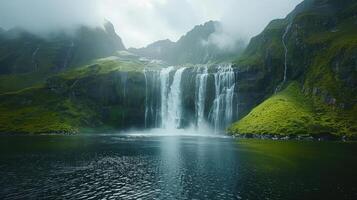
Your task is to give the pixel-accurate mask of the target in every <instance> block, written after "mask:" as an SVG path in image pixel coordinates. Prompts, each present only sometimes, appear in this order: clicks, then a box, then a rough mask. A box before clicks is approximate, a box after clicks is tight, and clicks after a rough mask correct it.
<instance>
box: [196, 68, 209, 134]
mask: <svg viewBox="0 0 357 200" xmlns="http://www.w3.org/2000/svg"><path fill="white" fill-rule="evenodd" d="M207 79H208V67H200V68H198V70H197V75H196V87H195V108H196V127H197V128H198V129H201V128H203V127H204V126H205V123H206V121H205V107H206V93H207Z"/></svg>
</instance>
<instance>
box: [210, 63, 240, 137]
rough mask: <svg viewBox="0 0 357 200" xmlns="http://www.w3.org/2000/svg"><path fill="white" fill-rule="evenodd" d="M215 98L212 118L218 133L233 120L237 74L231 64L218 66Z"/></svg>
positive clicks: (215, 79)
mask: <svg viewBox="0 0 357 200" xmlns="http://www.w3.org/2000/svg"><path fill="white" fill-rule="evenodd" d="M214 82H215V92H216V93H215V100H214V102H213V107H212V109H211V112H210V116H209V118H210V120H211V122H212V124H213V126H214V129H215V132H216V133H217V132H218V131H219V130H220V129H223V128H226V127H227V126H228V125H229V124H230V123H232V120H233V109H234V108H233V101H234V96H235V93H234V89H235V74H234V70H233V68H232V66H231V65H229V66H220V67H218V70H217V72H216V73H215V74H214Z"/></svg>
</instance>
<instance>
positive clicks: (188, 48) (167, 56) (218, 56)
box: [129, 21, 244, 64]
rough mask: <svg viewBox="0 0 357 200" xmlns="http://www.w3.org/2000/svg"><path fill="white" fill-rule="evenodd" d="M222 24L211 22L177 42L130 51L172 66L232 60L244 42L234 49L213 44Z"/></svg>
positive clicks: (237, 44) (193, 30)
mask: <svg viewBox="0 0 357 200" xmlns="http://www.w3.org/2000/svg"><path fill="white" fill-rule="evenodd" d="M221 26H222V25H221V23H220V22H217V21H209V22H206V23H205V24H203V25H197V26H195V27H194V28H193V29H192V30H191V31H189V32H188V33H186V34H185V35H184V36H182V37H181V38H180V39H179V40H178V41H177V42H172V41H170V40H161V41H157V42H154V43H152V44H150V45H148V46H147V47H145V48H140V49H134V48H131V49H129V51H131V52H133V53H135V54H138V55H140V56H143V57H147V58H151V59H160V60H164V61H166V62H168V63H170V64H187V63H190V64H204V63H208V62H219V61H225V60H227V59H231V58H234V57H236V56H237V55H239V53H240V52H241V51H242V50H243V48H244V42H242V41H237V42H236V44H234V45H232V46H234V47H233V48H232V49H222V48H219V47H218V46H217V45H216V44H214V43H212V42H211V41H210V40H211V37H212V36H214V34H216V33H217V31H219V30H221V28H222V27H221Z"/></svg>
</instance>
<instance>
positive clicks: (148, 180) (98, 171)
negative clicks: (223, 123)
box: [0, 133, 357, 200]
mask: <svg viewBox="0 0 357 200" xmlns="http://www.w3.org/2000/svg"><path fill="white" fill-rule="evenodd" d="M0 149H1V151H0V186H1V189H0V199H220V200H223V199H327V198H328V199H357V143H355V142H317V141H272V140H255V139H233V138H231V137H228V136H220V135H197V136H196V135H177V134H170V133H167V134H157V135H155V134H149V133H148V134H145V133H133V134H96V135H90V134H81V135H73V136H61V135H43V136H1V137H0Z"/></svg>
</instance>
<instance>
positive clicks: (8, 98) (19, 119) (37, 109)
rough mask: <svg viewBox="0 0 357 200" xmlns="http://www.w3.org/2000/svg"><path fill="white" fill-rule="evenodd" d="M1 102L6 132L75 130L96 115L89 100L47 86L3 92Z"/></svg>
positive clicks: (0, 122)
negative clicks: (78, 99) (90, 107)
mask: <svg viewBox="0 0 357 200" xmlns="http://www.w3.org/2000/svg"><path fill="white" fill-rule="evenodd" d="M0 102H1V103H0V132H3V133H33V134H36V133H59V132H60V133H75V132H78V131H79V129H80V128H81V127H82V126H83V125H84V124H86V123H87V124H89V122H88V121H87V120H90V119H91V118H92V117H94V116H95V115H96V114H95V113H94V112H93V111H92V110H90V109H89V108H88V107H87V106H86V105H85V104H83V103H78V102H73V101H72V100H71V99H69V98H65V97H61V96H58V95H56V94H55V93H52V92H51V91H48V90H47V89H46V88H44V87H33V88H28V89H25V90H21V91H18V92H14V93H7V94H2V95H0ZM86 121H87V122H86Z"/></svg>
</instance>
